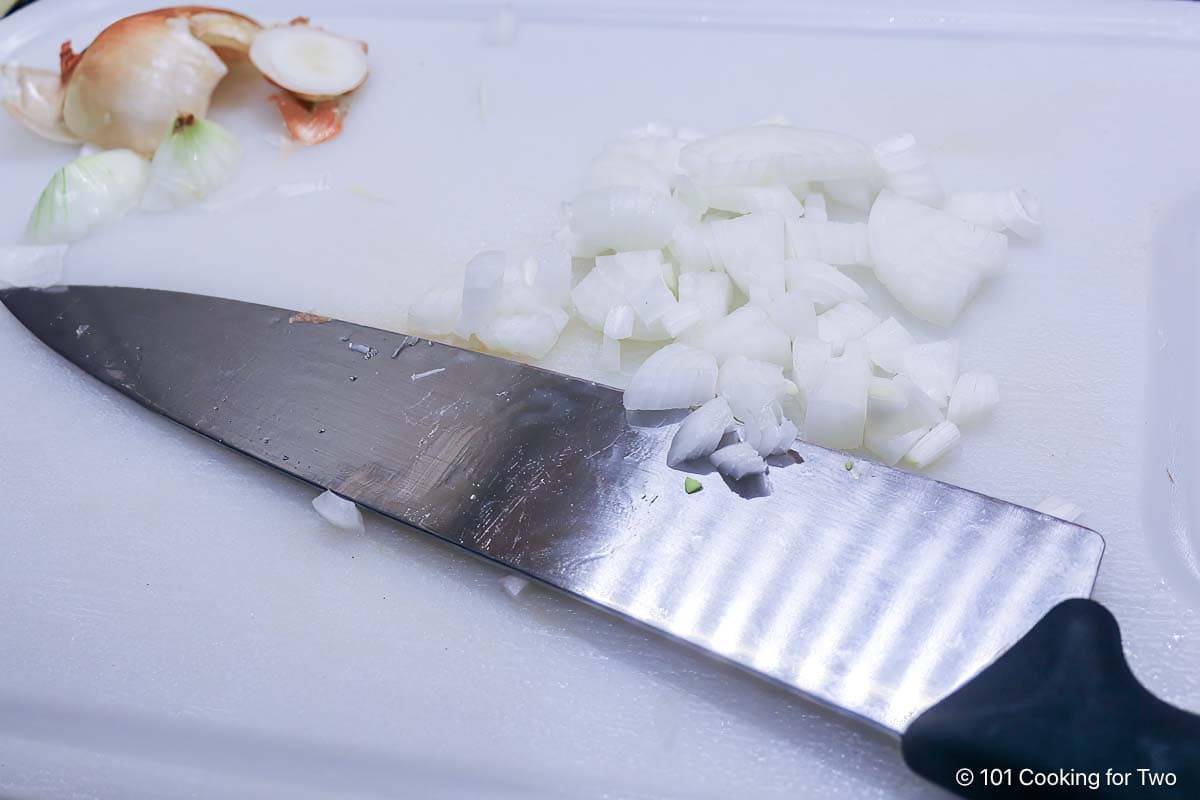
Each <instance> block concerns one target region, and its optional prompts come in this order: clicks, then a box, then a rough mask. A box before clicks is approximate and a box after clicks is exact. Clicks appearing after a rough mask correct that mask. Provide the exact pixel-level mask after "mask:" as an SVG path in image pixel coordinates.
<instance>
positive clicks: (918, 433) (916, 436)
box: [863, 424, 929, 467]
mask: <svg viewBox="0 0 1200 800" xmlns="http://www.w3.org/2000/svg"><path fill="white" fill-rule="evenodd" d="M928 432H929V429H928V428H917V429H916V430H911V431H909V432H908V433H900V434H896V435H894V436H888V435H885V434H881V433H878V432H876V431H874V430H872V429H871V426H870V424H868V425H867V430H866V432H865V433H864V434H863V447H865V448H866V449H867V450H869V451H871V453H872V454H873V455H874V456H875V457H876V458H878V459H879V460H880V462H881V463H884V464H887V465H888V466H889V467H894V466H896V464H898V463H900V459H902V458H904V456H905V455H906V454H907V453H908V451H909V450H912V448H913V445H915V444H916V443H917V442H919V441H921V439H922V438H923V437H924V436H925V434H926V433H928Z"/></svg>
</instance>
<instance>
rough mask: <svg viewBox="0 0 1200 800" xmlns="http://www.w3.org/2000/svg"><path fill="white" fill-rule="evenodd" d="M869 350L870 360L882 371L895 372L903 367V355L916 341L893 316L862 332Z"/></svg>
mask: <svg viewBox="0 0 1200 800" xmlns="http://www.w3.org/2000/svg"><path fill="white" fill-rule="evenodd" d="M863 341H864V342H866V344H867V349H868V350H870V351H871V360H872V361H874V362H875V366H877V367H879V368H880V369H881V370H883V371H884V372H891V373H892V374H895V373H897V372H899V371H900V370H901V369H903V355H904V353H905V351H907V350H908V349H909V348H910V347H913V346H914V345H915V344H916V343H917V342H916V340H915V339H913V336H912V334H911V333H909V332H908V330H907V329H906V328H905V327H904V326H903V325H901V324H900V322H899V321H898V320H897V319H896V318H895V317H888V318H887V319H885V320H884V321H883V322H881V323H879V324H878V325H876V326H875V327H874V328H873V329H871V330H869V331H867V332H866V333H865V334H863Z"/></svg>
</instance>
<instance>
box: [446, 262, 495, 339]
mask: <svg viewBox="0 0 1200 800" xmlns="http://www.w3.org/2000/svg"><path fill="white" fill-rule="evenodd" d="M507 269H508V255H507V254H505V253H504V252H502V251H500V250H484V251H483V252H481V253H476V254H475V255H474V256H473V257H472V258H471V260H470V261H468V262H467V267H466V272H465V273H464V275H463V289H462V311H461V312H460V314H459V318H458V323H457V325H456V326H455V332H456V333H457V334H458V335H459V336H461V337H463V338H464V339H466V338H469V337H470V336H471V334H473V333H476V332H478V331H481V330H483V329H484V328H486V327H487V326H488V324H490V323H491V321H492V319H493V318H494V317H495V316H496V311H497V309H498V308H499V306H500V295H501V291H502V290H503V288H504V275H505V271H506V270H507Z"/></svg>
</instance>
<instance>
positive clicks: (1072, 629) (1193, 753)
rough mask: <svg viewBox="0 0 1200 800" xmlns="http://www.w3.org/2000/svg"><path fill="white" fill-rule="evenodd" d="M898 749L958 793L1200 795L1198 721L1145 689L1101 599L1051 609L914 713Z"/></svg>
mask: <svg viewBox="0 0 1200 800" xmlns="http://www.w3.org/2000/svg"><path fill="white" fill-rule="evenodd" d="M901 749H902V752H903V754H904V761H905V763H907V764H908V766H909V768H911V769H912V770H913V771H914V772H916V773H917V774H918V775H921V776H922V777H924V778H926V779H928V780H930V781H933V782H934V783H936V784H938V785H939V786H942V787H943V788H945V789H949V790H950V791H951V792H954V793H955V794H958V795H959V796H961V797H968V798H990V799H992V800H995V799H996V798H1038V797H1047V798H1050V797H1052V798H1068V797H1070V798H1074V797H1080V798H1082V797H1087V798H1126V797H1137V798H1176V797H1179V798H1183V797H1186V798H1192V799H1193V800H1194V798H1200V716H1197V715H1195V714H1190V713H1188V712H1186V711H1182V710H1180V709H1178V708H1175V707H1174V706H1172V705H1170V704H1168V703H1165V702H1163V701H1162V700H1159V699H1158V698H1157V697H1155V696H1154V695H1153V694H1151V693H1150V692H1149V690H1147V689H1146V687H1144V686H1142V684H1140V683H1138V680H1137V678H1135V677H1134V675H1133V672H1132V671H1131V670H1130V669H1129V665H1128V664H1127V663H1126V662H1125V656H1124V654H1123V653H1122V651H1121V631H1120V629H1119V628H1118V627H1117V621H1116V619H1115V618H1114V617H1113V615H1112V614H1111V613H1109V611H1108V609H1106V608H1105V607H1104V606H1102V605H1100V604H1099V603H1097V602H1095V601H1093V600H1082V599H1079V600H1067V601H1065V602H1063V603H1060V604H1059V605H1057V606H1055V607H1054V608H1053V609H1051V610H1050V612H1049V613H1047V614H1046V616H1044V617H1042V619H1041V621H1040V622H1038V624H1037V625H1035V626H1034V627H1033V629H1032V630H1030V631H1029V633H1027V634H1026V635H1025V636H1024V638H1022V639H1021V640H1020V641H1019V642H1017V643H1016V644H1015V645H1014V646H1013V647H1012V648H1011V649H1010V650H1008V651H1007V652H1006V653H1004V655H1002V656H1000V658H999V659H997V660H996V661H995V663H993V664H992V665H991V666H989V667H987V668H986V669H985V670H983V672H981V673H979V675H977V676H976V677H975V678H973V679H972V680H971V681H970V682H968V683H967V684H966V685H965V686H963V687H961V688H959V689H958V690H957V691H955V692H954V693H952V694H950V695H949V696H948V697H946V698H945V699H944V700H942V701H941V702H939V703H938V704H937V705H935V706H933V707H932V708H930V709H929V710H928V711H926V712H925V713H924V714H922V715H921V716H919V717H917V719H916V720H915V721H913V723H912V724H911V725H910V726H909V728H908V730H907V731H905V732H904V735H903V737H902V738H901ZM1139 770H1142V771H1141V772H1139ZM1076 773H1082V776H1080V775H1077V774H1076ZM1039 776H1040V777H1039ZM1093 776H1094V777H1093ZM1064 779H1065V780H1064ZM1051 781H1055V782H1056V783H1057V784H1058V785H1054V786H1050V785H1046V784H1048V783H1049V782H1051ZM1039 782H1041V783H1042V784H1043V785H1041V786H1039V785H1037V784H1038V783H1039ZM1093 782H1094V783H1095V784H1097V785H1096V788H1094V789H1093V788H1092V783H1093ZM1064 783H1066V785H1063V784H1064Z"/></svg>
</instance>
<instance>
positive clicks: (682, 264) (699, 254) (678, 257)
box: [667, 222, 723, 274]
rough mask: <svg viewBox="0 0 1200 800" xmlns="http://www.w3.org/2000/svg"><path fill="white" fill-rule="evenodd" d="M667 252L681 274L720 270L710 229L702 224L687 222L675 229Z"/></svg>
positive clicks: (719, 260)
mask: <svg viewBox="0 0 1200 800" xmlns="http://www.w3.org/2000/svg"><path fill="white" fill-rule="evenodd" d="M667 250H668V252H670V254H671V256H672V258H674V259H675V261H676V262H678V264H679V270H680V272H681V273H683V274H686V273H688V272H704V271H706V270H710V269H714V268H717V269H719V268H722V263H723V262H722V261H721V258H720V256H719V255H718V254H717V244H716V241H715V240H714V239H713V235H712V228H711V226H710V225H709V224H707V223H703V222H688V223H685V224H683V225H680V226H679V227H678V228H676V229H675V232H674V233H673V234H672V236H671V241H670V242H668V243H667Z"/></svg>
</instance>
